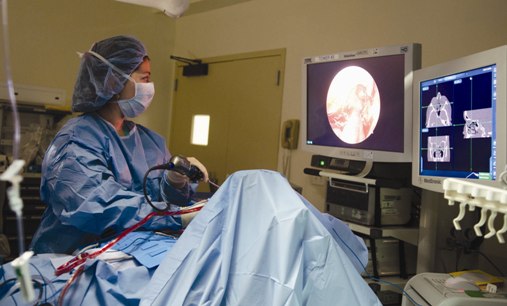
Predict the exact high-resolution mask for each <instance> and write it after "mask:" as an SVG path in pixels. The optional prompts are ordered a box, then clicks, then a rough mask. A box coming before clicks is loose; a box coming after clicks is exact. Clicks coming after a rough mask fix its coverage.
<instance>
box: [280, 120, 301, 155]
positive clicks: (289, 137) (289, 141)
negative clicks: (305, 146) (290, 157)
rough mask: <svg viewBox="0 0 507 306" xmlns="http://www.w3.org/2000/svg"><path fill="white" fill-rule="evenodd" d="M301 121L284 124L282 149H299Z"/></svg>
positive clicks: (290, 121)
mask: <svg viewBox="0 0 507 306" xmlns="http://www.w3.org/2000/svg"><path fill="white" fill-rule="evenodd" d="M298 139H299V120H297V119H291V120H287V121H285V122H284V123H283V127H282V148H285V149H289V150H295V149H297V147H298Z"/></svg>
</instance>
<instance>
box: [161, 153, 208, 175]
mask: <svg viewBox="0 0 507 306" xmlns="http://www.w3.org/2000/svg"><path fill="white" fill-rule="evenodd" d="M169 170H172V171H176V172H178V173H179V174H182V175H185V176H187V177H188V178H189V179H190V181H192V182H197V181H200V180H202V179H204V173H202V171H201V170H199V168H197V167H196V166H194V165H192V164H191V163H190V162H189V161H188V159H186V158H185V157H184V156H181V155H173V156H172V157H171V159H170V160H169Z"/></svg>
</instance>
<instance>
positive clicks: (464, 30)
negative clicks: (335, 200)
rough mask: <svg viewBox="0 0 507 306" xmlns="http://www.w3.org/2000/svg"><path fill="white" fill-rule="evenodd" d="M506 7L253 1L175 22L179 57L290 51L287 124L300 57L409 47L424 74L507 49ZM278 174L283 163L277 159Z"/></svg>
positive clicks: (304, 160) (303, 160)
mask: <svg viewBox="0 0 507 306" xmlns="http://www.w3.org/2000/svg"><path fill="white" fill-rule="evenodd" d="M505 12H507V1H505V0H484V1H476V0H444V1H442V0H427V1H415V0H380V1H375V0H354V1H343V0H341V1H340V0H315V1H308V0H252V1H248V2H243V3H240V4H237V5H234V6H230V7H226V8H223V9H220V10H215V11H210V12H207V13H201V14H195V15H190V16H186V17H183V18H181V19H179V20H177V21H176V53H178V54H179V55H181V56H189V57H190V56H195V57H210V56H219V55H225V54H234V53H242V52H249V51H257V50H267V49H274V48H286V49H287V56H286V75H285V84H284V98H283V99H284V101H283V110H282V121H283V120H286V119H290V118H299V117H300V109H301V107H300V104H301V99H302V97H301V84H302V80H301V76H302V72H301V69H302V65H301V63H302V58H303V57H305V56H312V55H321V54H329V53H336V52H338V51H348V50H356V49H361V48H369V47H380V46H385V45H395V44H401V43H408V42H418V43H421V44H422V46H423V63H422V64H423V67H424V66H428V65H432V64H436V63H439V62H442V61H445V60H449V59H452V58H455V57H459V56H463V55H467V54H470V53H474V52H477V51H481V50H485V49H488V48H492V47H496V46H499V45H503V44H506V43H507V18H505ZM310 156H311V155H310V154H307V153H305V152H302V151H301V150H297V151H295V152H294V154H293V156H292V171H291V173H292V175H291V181H293V182H294V183H296V184H297V185H300V186H303V194H304V195H305V196H306V197H307V198H308V199H309V200H310V201H311V202H312V203H314V205H316V206H317V207H319V208H320V209H324V203H323V202H324V199H323V197H324V189H323V187H322V186H320V185H314V184H312V182H311V178H310V177H308V176H306V175H304V174H303V168H304V167H308V166H309V163H310ZM279 160H280V162H279V169H280V170H281V159H279Z"/></svg>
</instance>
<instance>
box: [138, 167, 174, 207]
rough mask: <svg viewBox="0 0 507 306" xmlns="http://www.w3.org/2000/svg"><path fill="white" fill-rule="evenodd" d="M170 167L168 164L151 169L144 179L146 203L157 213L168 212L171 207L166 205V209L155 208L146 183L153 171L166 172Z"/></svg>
mask: <svg viewBox="0 0 507 306" xmlns="http://www.w3.org/2000/svg"><path fill="white" fill-rule="evenodd" d="M167 167H168V165H167V164H163V165H157V166H154V167H151V168H150V169H148V171H146V174H145V175H144V179H143V192H144V197H145V198H146V202H148V204H150V206H151V207H153V209H155V210H156V211H168V210H169V208H170V206H169V204H167V203H165V202H164V204H165V208H158V207H157V206H155V204H153V203H152V202H151V200H150V197H149V196H148V190H147V189H146V182H147V180H148V174H150V172H151V171H153V170H165V169H167Z"/></svg>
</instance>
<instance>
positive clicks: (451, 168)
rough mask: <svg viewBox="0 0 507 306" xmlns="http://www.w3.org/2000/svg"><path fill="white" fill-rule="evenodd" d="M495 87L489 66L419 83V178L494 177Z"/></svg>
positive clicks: (492, 69)
mask: <svg viewBox="0 0 507 306" xmlns="http://www.w3.org/2000/svg"><path fill="white" fill-rule="evenodd" d="M495 86H496V85H495V66H494V65H492V66H488V67H481V68H479V69H474V70H470V71H464V72H460V73H458V74H455V75H450V76H443V77H439V78H438V79H432V80H427V81H424V82H422V83H421V85H420V99H421V101H420V107H421V111H420V116H421V118H420V125H421V127H420V142H421V154H420V159H421V173H422V174H426V175H437V176H445V177H465V178H472V177H475V178H479V177H483V176H489V175H490V173H494V172H493V171H492V167H494V166H495V161H494V158H495V156H494V152H495V149H494V145H495V141H494V139H493V138H494V135H493V133H492V131H493V130H494V122H493V118H494V109H495V98H494V90H495ZM423 151H426V153H425V154H422V153H423Z"/></svg>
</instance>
